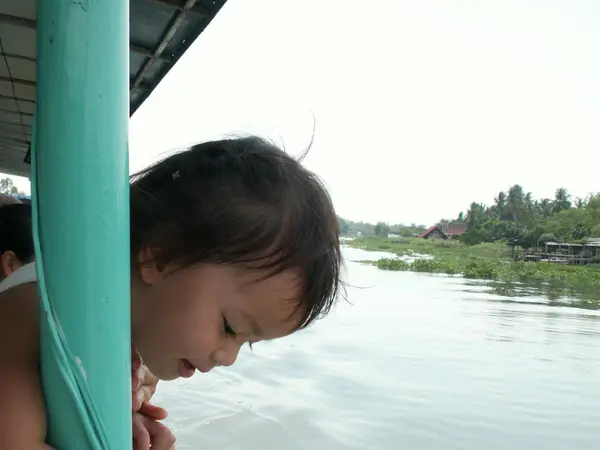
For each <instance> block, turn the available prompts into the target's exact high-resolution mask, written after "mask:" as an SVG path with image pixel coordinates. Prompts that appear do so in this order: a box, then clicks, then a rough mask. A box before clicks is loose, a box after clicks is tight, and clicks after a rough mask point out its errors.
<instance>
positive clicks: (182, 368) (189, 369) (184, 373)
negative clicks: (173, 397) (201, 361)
mask: <svg viewBox="0 0 600 450" xmlns="http://www.w3.org/2000/svg"><path fill="white" fill-rule="evenodd" d="M194 372H196V367H195V366H194V365H193V364H192V363H191V362H189V361H188V360H187V359H182V360H180V361H179V375H180V376H181V377H182V378H190V377H191V376H192V375H194Z"/></svg>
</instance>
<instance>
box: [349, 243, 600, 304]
mask: <svg viewBox="0 0 600 450" xmlns="http://www.w3.org/2000/svg"><path fill="white" fill-rule="evenodd" d="M346 244H347V245H348V246H350V247H354V248H360V249H362V250H369V251H386V252H390V253H394V254H396V255H397V256H400V257H402V256H414V255H429V257H427V258H424V257H419V256H417V257H416V258H415V259H414V260H413V261H412V262H411V261H406V260H405V259H388V258H384V259H380V260H379V261H377V262H376V263H374V264H375V265H376V266H377V267H378V268H380V269H384V270H399V271H412V272H427V273H444V274H448V275H463V276H465V277H466V278H473V279H489V280H498V281H507V282H531V283H535V284H538V285H542V284H546V285H549V286H550V288H551V289H552V290H553V291H555V292H556V294H557V295H559V293H560V295H573V296H577V297H579V298H582V297H583V298H587V299H590V300H594V301H596V302H598V305H599V306H600V269H599V268H597V267H589V266H574V265H564V264H552V263H544V262H527V263H525V262H521V261H519V262H517V261H514V260H513V259H512V258H511V257H510V255H511V251H510V248H509V247H507V246H506V245H505V244H503V243H485V244H478V245H472V246H467V245H464V244H462V243H460V242H457V241H443V240H427V239H418V238H397V239H388V238H357V239H354V240H351V241H348V242H346ZM431 257H433V258H431Z"/></svg>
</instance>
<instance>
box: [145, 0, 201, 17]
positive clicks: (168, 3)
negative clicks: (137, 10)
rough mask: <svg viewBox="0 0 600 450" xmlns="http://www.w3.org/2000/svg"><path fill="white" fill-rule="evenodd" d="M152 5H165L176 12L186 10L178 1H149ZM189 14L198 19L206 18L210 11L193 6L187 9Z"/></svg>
mask: <svg viewBox="0 0 600 450" xmlns="http://www.w3.org/2000/svg"><path fill="white" fill-rule="evenodd" d="M150 1H151V2H153V3H158V4H159V5H165V6H168V7H169V8H172V9H176V10H178V11H183V10H185V9H186V7H185V3H184V4H182V2H180V1H179V0H150ZM187 10H188V11H189V12H191V13H194V14H196V15H198V16H200V17H208V16H210V11H209V10H208V8H205V7H204V6H202V5H193V6H192V7H191V8H188V9H187Z"/></svg>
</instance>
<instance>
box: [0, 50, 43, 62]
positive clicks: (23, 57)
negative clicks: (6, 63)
mask: <svg viewBox="0 0 600 450" xmlns="http://www.w3.org/2000/svg"><path fill="white" fill-rule="evenodd" d="M0 56H4V57H5V58H13V59H21V60H23V61H30V62H33V63H35V58H32V57H30V56H25V55H17V54H15V53H3V52H0Z"/></svg>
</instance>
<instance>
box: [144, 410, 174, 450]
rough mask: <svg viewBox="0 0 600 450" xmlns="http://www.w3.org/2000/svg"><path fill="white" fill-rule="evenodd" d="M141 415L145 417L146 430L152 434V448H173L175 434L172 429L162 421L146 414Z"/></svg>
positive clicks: (163, 449) (157, 449)
mask: <svg viewBox="0 0 600 450" xmlns="http://www.w3.org/2000/svg"><path fill="white" fill-rule="evenodd" d="M141 417H143V420H144V425H145V427H146V430H148V433H149V434H150V442H151V443H152V450H171V449H172V448H173V445H175V436H174V435H173V433H171V430H169V428H167V427H166V426H165V425H163V424H162V423H160V422H156V421H154V420H152V419H148V418H147V417H144V416H141ZM136 450H137V449H136Z"/></svg>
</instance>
